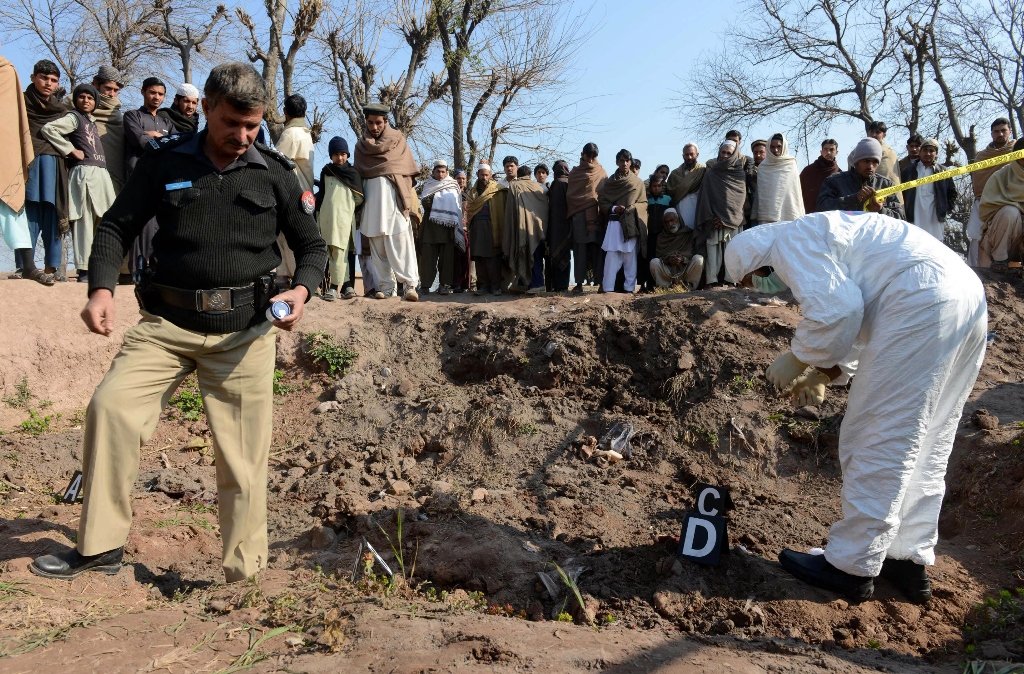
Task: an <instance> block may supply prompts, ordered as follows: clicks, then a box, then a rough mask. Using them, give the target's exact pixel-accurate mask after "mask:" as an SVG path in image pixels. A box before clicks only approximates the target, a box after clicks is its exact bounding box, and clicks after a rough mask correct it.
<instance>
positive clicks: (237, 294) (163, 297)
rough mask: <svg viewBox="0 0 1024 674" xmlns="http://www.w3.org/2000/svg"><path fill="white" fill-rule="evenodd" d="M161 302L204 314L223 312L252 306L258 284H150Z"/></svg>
mask: <svg viewBox="0 0 1024 674" xmlns="http://www.w3.org/2000/svg"><path fill="white" fill-rule="evenodd" d="M150 287H151V288H152V290H153V292H154V293H155V294H156V296H157V297H158V298H159V299H160V301H161V302H163V303H164V304H166V305H167V306H170V307H177V308H178V309H191V310H192V311H198V312H199V313H203V314H223V313H226V312H228V311H231V310H233V309H237V308H238V307H244V306H252V304H253V303H254V302H255V301H256V284H254V283H251V284H249V285H247V286H241V287H238V288H210V289H209V290H185V289H184V288H172V287H171V286H165V285H160V284H159V283H154V284H152V285H151V286H150Z"/></svg>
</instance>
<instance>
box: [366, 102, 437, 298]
mask: <svg viewBox="0 0 1024 674" xmlns="http://www.w3.org/2000/svg"><path fill="white" fill-rule="evenodd" d="M387 114H388V107H387V106H386V105H383V104H381V103H369V104H367V105H364V106H363V115H364V116H365V119H366V135H365V136H363V137H362V138H361V139H360V140H359V142H358V143H356V162H355V165H356V171H358V172H359V175H361V176H362V177H363V195H364V201H363V217H362V223H361V225H360V231H361V232H362V235H363V236H365V237H366V238H367V239H368V240H369V245H370V267H371V269H372V271H373V278H374V281H375V282H376V284H377V291H376V292H375V293H374V295H373V296H374V298H376V299H384V298H386V297H390V296H392V295H393V294H394V293H395V286H396V282H395V280H396V278H397V280H398V282H400V283H402V284H404V285H405V295H404V297H405V299H406V300H408V301H410V302H415V301H417V300H419V295H418V294H417V293H416V288H417V286H419V284H420V274H419V270H418V269H417V268H416V243H415V241H413V237H412V230H413V221H415V222H416V224H417V225H418V224H419V222H420V217H421V216H420V201H419V198H418V197H417V196H416V190H415V189H413V185H414V181H415V179H416V176H417V175H418V174H419V172H420V169H419V166H418V165H417V164H416V160H415V159H413V156H412V151H410V150H409V145H408V144H407V143H406V142H405V135H403V134H402V132H401V131H399V130H398V129H395V128H392V127H391V126H390V125H389V124H388V118H387Z"/></svg>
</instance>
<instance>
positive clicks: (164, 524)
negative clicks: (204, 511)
mask: <svg viewBox="0 0 1024 674" xmlns="http://www.w3.org/2000/svg"><path fill="white" fill-rule="evenodd" d="M153 526H155V527H156V528H157V529H169V528H170V527H187V526H194V527H198V528H200V529H206V530H207V531H213V530H214V529H216V525H214V524H213V523H212V522H210V520H208V519H205V518H203V517H194V516H193V517H167V518H165V519H162V520H157V521H156V522H154V523H153Z"/></svg>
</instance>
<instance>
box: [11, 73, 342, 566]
mask: <svg viewBox="0 0 1024 674" xmlns="http://www.w3.org/2000/svg"><path fill="white" fill-rule="evenodd" d="M266 97H267V93H266V87H265V85H264V83H263V80H262V78H260V76H259V74H258V73H257V72H256V71H255V70H254V69H253V68H252V66H250V65H248V64H244V63H226V64H223V65H220V66H217V67H216V68H214V69H213V71H212V72H211V73H210V77H209V79H208V80H207V81H206V86H205V90H204V99H203V113H204V116H205V117H206V120H207V127H206V128H205V129H204V130H203V131H201V132H199V133H198V134H195V135H189V136H182V137H178V138H175V139H164V140H163V141H158V143H157V144H158V145H159V147H157V148H155V149H153V150H151V151H150V152H149V153H148V154H146V155H144V156H143V157H142V159H141V160H140V161H139V164H138V166H137V167H136V170H135V171H134V172H133V173H132V175H131V177H130V179H129V180H128V183H127V185H126V186H125V189H124V190H123V191H122V192H121V194H120V195H119V196H118V198H117V200H116V201H115V202H114V205H113V206H112V207H111V208H110V210H109V211H108V212H107V213H106V214H105V215H104V216H103V220H102V222H101V224H100V226H99V228H98V229H97V231H96V236H95V239H94V241H93V247H92V252H91V256H90V259H89V301H88V303H87V304H86V306H85V309H84V310H83V311H82V319H83V320H84V321H85V323H86V325H87V326H88V327H89V330H91V331H92V332H95V333H97V334H101V335H109V334H110V333H111V331H112V329H113V325H114V301H113V292H114V289H115V287H116V286H117V277H118V268H119V267H120V264H121V260H122V259H123V257H124V255H125V253H126V252H127V251H128V249H129V248H130V246H131V244H132V241H133V239H134V238H135V237H136V236H137V235H138V233H139V231H140V230H141V229H142V227H143V225H145V223H146V221H147V220H149V219H150V218H151V217H156V219H157V221H158V223H159V225H160V229H159V232H158V233H157V235H156V237H155V239H154V240H153V246H154V263H153V266H152V268H151V269H149V270H148V271H147V274H146V278H144V279H143V281H142V283H141V284H140V286H139V287H138V289H137V294H138V295H139V301H140V304H141V305H142V320H141V321H140V322H139V323H138V325H136V326H134V327H132V328H130V329H129V330H128V331H127V332H126V333H125V336H124V344H123V345H122V347H121V351H120V352H119V353H118V355H117V356H116V357H115V358H114V361H113V363H112V365H111V367H110V371H109V372H107V374H106V376H105V377H104V378H103V381H102V382H100V385H99V386H98V387H97V389H96V392H95V394H94V395H93V398H92V401H91V402H90V404H89V409H88V414H87V418H86V422H85V439H84V457H83V464H84V466H83V473H84V477H85V481H84V499H85V502H84V506H83V509H82V516H81V520H80V522H79V529H78V539H77V546H76V548H74V549H72V550H69V551H66V552H61V553H58V554H54V555H43V556H41V557H38V558H36V559H35V560H34V561H33V562H32V563H31V565H30V569H31V570H32V572H34V573H36V574H37V575H41V576H47V577H51V578H73V577H75V576H77V575H79V574H81V573H83V572H85V571H98V572H102V573H107V574H115V573H117V572H118V570H119V569H120V567H121V560H122V553H123V546H124V543H125V540H126V539H127V537H128V531H129V528H130V526H131V517H132V507H131V503H132V498H131V496H132V488H133V486H134V484H135V479H136V477H137V475H138V465H139V448H140V444H141V443H143V442H145V441H146V440H147V439H148V438H149V437H150V435H152V433H153V430H154V429H155V427H156V423H157V420H158V418H159V415H160V410H161V409H162V408H163V407H164V405H166V404H167V401H168V399H169V397H170V395H171V394H172V392H173V391H174V390H175V388H177V386H178V384H179V383H181V381H182V379H184V378H185V376H186V375H188V374H189V373H190V372H195V373H196V375H197V377H198V380H199V389H200V392H201V393H202V396H203V402H204V405H205V407H206V413H207V419H208V420H209V424H210V430H211V431H213V439H214V450H215V452H216V466H217V494H218V500H219V518H220V531H221V537H222V539H223V564H224V575H225V577H226V579H227V580H228V582H233V581H239V580H243V579H245V578H248V577H250V576H252V575H253V574H255V573H256V572H258V571H259V570H260V569H262V568H265V567H266V564H267V460H268V454H269V451H270V439H271V419H272V414H273V391H272V388H273V372H274V360H275V333H276V329H275V328H280V329H283V330H291V329H292V328H293V327H294V326H295V324H296V323H297V322H298V321H299V320H300V319H301V318H302V311H303V305H304V303H305V302H306V301H307V300H308V299H309V297H310V296H311V295H312V292H313V290H314V289H315V288H316V287H317V286H318V285H319V284H320V281H321V279H322V278H323V270H324V268H325V267H326V265H327V247H326V245H325V243H324V241H323V239H322V238H321V236H320V230H319V228H318V227H317V225H316V222H315V221H314V220H313V217H312V212H313V206H314V201H313V195H312V194H311V193H308V192H306V193H304V192H302V190H301V189H300V187H299V184H298V182H297V181H296V179H295V175H294V174H293V173H292V169H293V168H294V165H293V164H292V163H291V162H290V161H289V160H288V159H286V158H284V157H283V156H281V155H279V154H277V153H276V152H274V151H273V150H269V149H268V148H266V147H265V146H261V145H257V144H254V141H255V138H256V135H257V133H258V132H259V129H260V122H261V121H262V118H263V111H264V107H265V105H266ZM278 232H281V233H283V234H284V236H285V238H286V239H287V241H288V244H289V245H290V246H291V248H292V250H293V251H294V252H295V258H296V271H295V276H294V278H293V280H292V283H291V287H290V288H288V289H283V290H278V289H275V285H274V283H273V277H272V276H271V275H270V272H271V271H272V270H273V269H274V268H275V267H277V265H278V264H279V263H280V261H281V256H280V252H279V250H278V248H277V246H276V245H275V240H276V238H277V234H278ZM274 300H276V301H281V302H285V303H287V304H288V306H289V307H290V309H291V313H290V314H289V315H287V316H286V317H284V318H280V319H278V320H274V321H273V322H272V323H271V322H269V321H268V320H267V317H266V309H267V306H268V304H269V302H271V301H274Z"/></svg>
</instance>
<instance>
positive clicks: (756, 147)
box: [750, 138, 768, 168]
mask: <svg viewBox="0 0 1024 674" xmlns="http://www.w3.org/2000/svg"><path fill="white" fill-rule="evenodd" d="M750 152H751V154H753V155H754V168H757V167H758V166H760V165H761V162H763V161H764V158H765V157H767V156H768V141H766V140H764V139H761V138H758V139H757V140H755V141H754V142H753V143H751V144H750Z"/></svg>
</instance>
